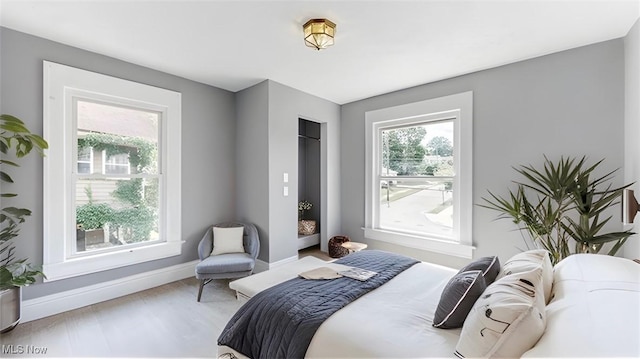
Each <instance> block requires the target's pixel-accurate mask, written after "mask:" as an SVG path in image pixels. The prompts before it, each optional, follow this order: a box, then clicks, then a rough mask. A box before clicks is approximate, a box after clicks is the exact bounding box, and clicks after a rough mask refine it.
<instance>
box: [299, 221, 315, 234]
mask: <svg viewBox="0 0 640 359" xmlns="http://www.w3.org/2000/svg"><path fill="white" fill-rule="evenodd" d="M314 233H316V221H314V220H310V219H302V220H299V221H298V234H302V235H305V236H308V235H310V234H314Z"/></svg>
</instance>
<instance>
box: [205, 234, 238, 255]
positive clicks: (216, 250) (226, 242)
mask: <svg viewBox="0 0 640 359" xmlns="http://www.w3.org/2000/svg"><path fill="white" fill-rule="evenodd" d="M243 233H244V227H229V228H223V227H213V250H212V251H211V255H212V256H216V255H219V254H225V253H244V245H243V244H242V234H243Z"/></svg>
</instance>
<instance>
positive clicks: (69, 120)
mask: <svg viewBox="0 0 640 359" xmlns="http://www.w3.org/2000/svg"><path fill="white" fill-rule="evenodd" d="M44 86H45V87H44V103H45V106H44V107H45V108H44V136H45V138H46V139H47V140H48V142H49V145H50V148H51V151H48V153H47V157H45V162H44V253H43V258H44V261H43V262H44V263H43V270H44V272H45V274H46V275H47V280H57V279H62V278H68V277H73V276H77V275H83V274H88V273H93V272H97V271H102V270H107V269H112V268H117V267H122V266H126V265H131V264H135V263H141V262H145V261H150V260H155V259H160V258H165V257H169V256H174V255H179V254H180V253H181V238H180V235H181V230H180V214H181V211H180V159H181V155H180V152H181V151H180V128H181V125H180V122H181V95H180V93H177V92H174V91H169V90H165V89H160V88H157V87H152V86H148V85H144V84H140V83H135V82H131V81H127V80H123V79H118V78H114V77H110V76H105V75H101V74H97V73H93V72H89V71H85V70H80V69H76V68H73V67H69V66H64V65H60V64H55V63H51V62H48V61H45V62H44Z"/></svg>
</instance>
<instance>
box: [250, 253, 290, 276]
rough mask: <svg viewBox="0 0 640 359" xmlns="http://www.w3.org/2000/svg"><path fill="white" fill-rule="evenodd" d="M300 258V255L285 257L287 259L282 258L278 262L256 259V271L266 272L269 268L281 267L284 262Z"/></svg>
mask: <svg viewBox="0 0 640 359" xmlns="http://www.w3.org/2000/svg"><path fill="white" fill-rule="evenodd" d="M297 260H298V256H297V255H295V256H292V257H289V258H285V259H281V260H279V261H277V262H273V263H267V262H265V261H262V260H260V259H257V260H256V267H255V269H254V272H256V273H260V272H265V271H268V270H269V269H272V268H275V267H279V266H281V265H283V264H287V263H289V262H295V261H297Z"/></svg>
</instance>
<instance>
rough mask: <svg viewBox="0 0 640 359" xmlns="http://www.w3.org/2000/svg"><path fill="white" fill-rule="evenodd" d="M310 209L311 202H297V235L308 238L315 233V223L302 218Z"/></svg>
mask: <svg viewBox="0 0 640 359" xmlns="http://www.w3.org/2000/svg"><path fill="white" fill-rule="evenodd" d="M312 207H313V204H311V202H308V201H300V202H298V234H301V235H304V236H308V235H311V234H314V233H316V221H314V220H312V219H305V218H304V217H305V216H304V213H305V212H306V211H309V210H311V208H312Z"/></svg>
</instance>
